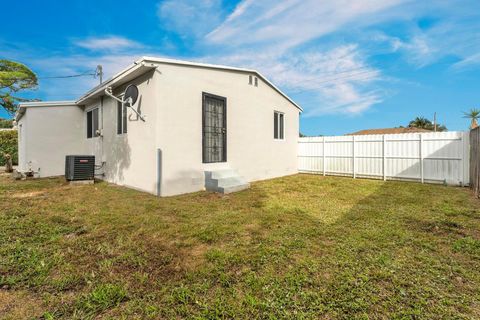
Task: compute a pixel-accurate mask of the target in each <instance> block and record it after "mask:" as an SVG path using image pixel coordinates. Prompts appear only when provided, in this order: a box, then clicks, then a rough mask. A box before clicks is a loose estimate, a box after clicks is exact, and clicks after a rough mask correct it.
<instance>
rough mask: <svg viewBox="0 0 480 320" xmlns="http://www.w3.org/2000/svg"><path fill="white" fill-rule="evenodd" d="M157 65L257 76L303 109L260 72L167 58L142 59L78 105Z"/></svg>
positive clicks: (90, 93)
mask: <svg viewBox="0 0 480 320" xmlns="http://www.w3.org/2000/svg"><path fill="white" fill-rule="evenodd" d="M157 64H171V65H181V66H189V67H195V68H207V69H220V70H228V71H235V72H243V73H251V74H256V75H257V76H258V77H259V78H260V79H262V80H263V81H265V82H266V83H267V84H268V85H269V86H270V87H272V88H273V89H274V90H275V91H277V92H278V93H279V94H280V95H282V96H283V97H284V98H285V99H287V100H288V101H290V102H291V103H292V104H293V105H294V106H295V107H297V108H298V109H299V110H300V111H303V109H302V108H301V107H300V106H299V105H298V104H297V103H296V102H295V101H293V100H292V99H291V98H290V97H289V96H287V95H286V94H285V93H283V92H282V91H281V90H280V89H279V88H277V87H276V86H275V85H274V84H273V83H271V82H270V81H269V80H268V79H267V78H265V77H264V76H263V75H262V74H261V73H260V72H258V71H256V70H253V69H243V68H235V67H229V66H223V65H215V64H206V63H198V62H190V61H183V60H175V59H166V58H155V57H142V58H141V59H140V60H138V61H135V62H134V64H133V65H131V66H129V67H128V68H126V69H124V70H122V71H121V72H119V73H117V74H116V75H114V76H113V77H112V78H110V79H109V80H107V81H105V82H103V83H102V84H100V85H98V86H96V87H95V88H93V89H91V90H90V91H88V92H87V93H86V94H84V95H83V96H82V97H80V99H78V100H77V101H76V103H77V104H84V103H85V102H87V101H88V100H89V99H92V98H96V97H99V96H101V95H103V92H104V90H105V88H107V87H111V86H119V85H122V84H124V83H126V82H128V81H130V80H132V79H134V78H136V77H138V76H140V75H141V74H143V73H145V72H147V71H149V70H152V69H154V68H156V67H157Z"/></svg>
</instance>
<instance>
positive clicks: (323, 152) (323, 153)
mask: <svg viewBox="0 0 480 320" xmlns="http://www.w3.org/2000/svg"><path fill="white" fill-rule="evenodd" d="M322 146H323V147H322V148H323V150H322V155H323V161H322V164H323V176H324V177H325V174H326V172H325V149H326V148H325V136H323V139H322Z"/></svg>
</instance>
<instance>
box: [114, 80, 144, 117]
mask: <svg viewBox="0 0 480 320" xmlns="http://www.w3.org/2000/svg"><path fill="white" fill-rule="evenodd" d="M105 94H106V95H107V96H109V97H110V98H113V99H115V100H117V101H118V102H120V103H121V104H122V106H127V107H129V108H130V109H132V110H133V112H135V114H136V115H137V116H138V117H139V118H140V119H141V120H142V121H143V122H145V115H142V114H141V113H140V111H139V110H138V109H135V108H134V107H133V106H134V105H135V103H136V102H137V99H138V87H137V86H136V85H134V84H129V85H128V86H127V88H126V89H125V92H124V94H123V99H119V98H117V97H115V96H114V95H113V92H112V87H107V88H105Z"/></svg>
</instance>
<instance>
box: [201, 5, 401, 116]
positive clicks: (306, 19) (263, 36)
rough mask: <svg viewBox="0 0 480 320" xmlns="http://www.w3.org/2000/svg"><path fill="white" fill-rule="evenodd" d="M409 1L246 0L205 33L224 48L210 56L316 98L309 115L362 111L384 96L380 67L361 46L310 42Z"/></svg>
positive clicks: (380, 16)
mask: <svg viewBox="0 0 480 320" xmlns="http://www.w3.org/2000/svg"><path fill="white" fill-rule="evenodd" d="M406 2H408V1H405V0H387V1H381V2H379V1H373V0H367V1H362V2H352V1H348V0H337V1H333V0H328V1H323V2H321V3H319V2H318V1H316V0H303V1H302V0H285V1H273V0H265V1H251V0H244V1H242V2H241V3H240V4H239V5H238V6H237V7H236V9H235V10H234V11H233V13H232V14H231V15H230V16H228V17H227V18H226V19H225V21H224V22H223V23H222V24H221V25H219V26H218V27H217V28H216V29H215V30H213V31H212V32H210V33H209V34H208V35H207V36H206V40H207V41H209V42H210V43H211V44H214V45H218V47H219V48H222V49H223V50H222V51H221V53H220V54H217V55H215V56H213V57H207V58H206V60H208V61H210V62H221V63H225V64H233V65H238V66H248V67H252V68H255V69H258V70H259V71H261V72H262V73H264V74H265V75H267V76H268V77H269V78H271V79H272V80H273V82H274V83H275V84H277V85H279V86H280V87H282V88H283V89H285V90H286V91H287V93H290V94H291V95H294V96H297V95H303V94H308V95H310V96H314V97H315V99H314V101H310V102H309V103H308V105H306V106H304V107H305V110H306V112H305V115H307V116H309V115H310V116H314V115H319V114H322V113H349V114H358V113H360V112H363V111H365V110H367V109H368V108H369V107H371V106H372V105H374V104H377V103H379V102H380V101H381V100H382V98H381V94H380V93H379V92H378V90H375V88H374V87H372V84H373V83H374V82H375V81H378V80H380V79H381V73H380V71H379V70H377V69H376V68H373V67H371V66H369V64H368V63H367V60H366V58H365V56H364V54H363V53H362V52H361V50H360V49H359V47H358V46H357V44H345V43H342V44H337V45H336V46H335V45H331V44H330V45H328V46H325V47H321V46H319V45H315V47H313V46H312V44H310V42H311V41H312V40H314V39H318V38H319V37H322V36H325V35H329V34H331V33H333V32H336V31H338V30H340V29H342V28H344V27H345V26H347V25H350V26H353V25H363V26H366V25H369V24H374V23H376V22H378V21H379V20H381V19H383V18H384V17H385V16H387V14H386V13H385V11H386V10H387V9H392V8H393V7H395V6H397V5H399V4H402V3H406ZM300 48H305V49H300Z"/></svg>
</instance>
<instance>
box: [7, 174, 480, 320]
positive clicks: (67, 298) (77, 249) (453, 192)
mask: <svg viewBox="0 0 480 320" xmlns="http://www.w3.org/2000/svg"><path fill="white" fill-rule="evenodd" d="M0 244H1V247H0V318H2V319H4V318H5V319H24V318H27V319H28V318H42V317H43V318H45V319H84V318H99V319H118V318H124V319H127V318H128V319H131V318H147V319H148V318H162V319H163V318H167V319H170V318H175V319H179V318H196V319H212V318H227V319H229V318H244V319H245V318H248V319H259V318H261V319H265V318H267V319H279V318H284V319H303V318H305V319H318V318H320V319H322V318H324V319H332V318H348V319H351V318H362V319H365V318H424V319H433V318H435V319H438V318H480V201H478V200H476V199H474V198H473V196H472V195H471V193H470V191H469V190H468V189H462V188H454V187H444V186H437V185H422V184H418V183H406V182H383V181H371V180H353V179H350V178H339V177H321V176H314V175H296V176H290V177H285V178H280V179H274V180H270V181H264V182H258V183H253V185H252V188H251V189H250V190H247V191H243V192H240V193H236V194H231V195H228V196H220V195H217V194H212V193H206V192H199V193H195V194H189V195H183V196H177V197H171V198H160V199H159V198H156V197H154V196H151V195H148V194H145V193H141V192H138V191H134V190H130V189H126V188H122V187H117V186H112V185H109V184H107V183H98V184H95V185H90V186H76V187H72V186H68V185H66V184H65V183H64V182H63V181H62V180H61V179H40V180H30V181H16V182H13V181H11V180H10V179H8V178H7V177H5V176H3V177H0Z"/></svg>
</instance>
